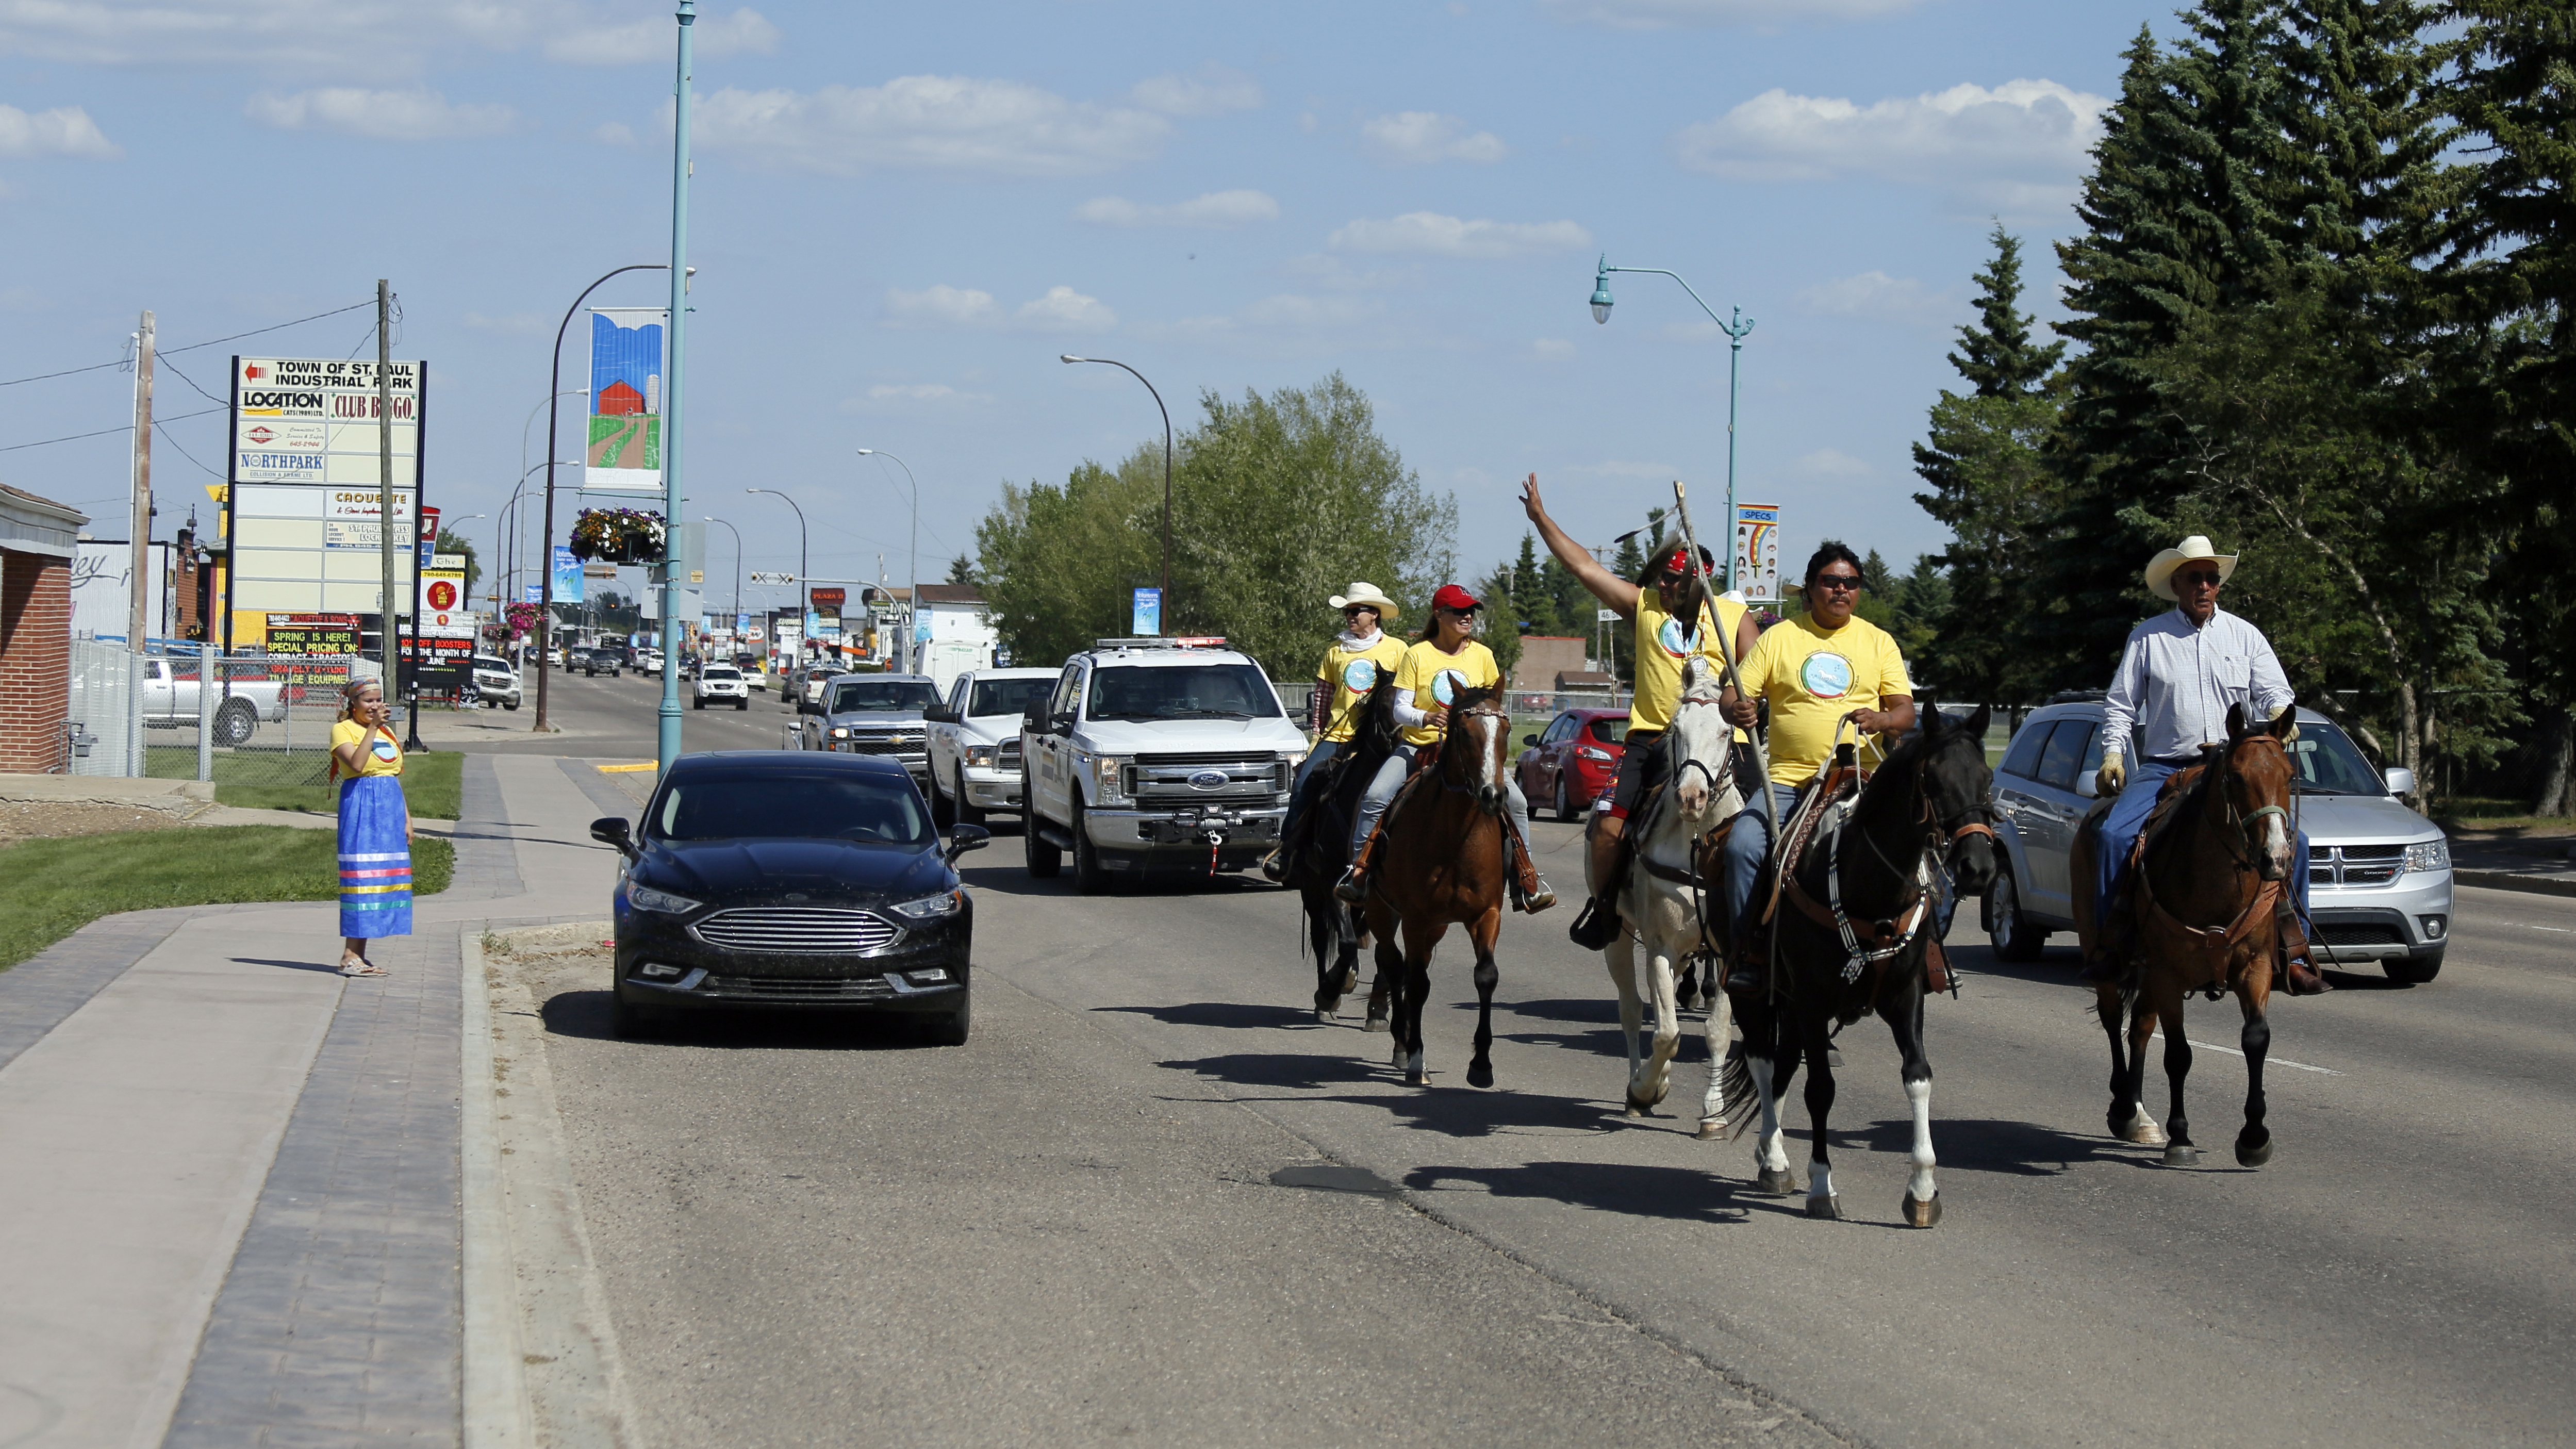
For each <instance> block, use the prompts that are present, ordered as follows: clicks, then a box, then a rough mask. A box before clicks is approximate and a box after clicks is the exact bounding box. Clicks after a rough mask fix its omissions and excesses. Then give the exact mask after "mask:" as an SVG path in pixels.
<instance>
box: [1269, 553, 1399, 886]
mask: <svg viewBox="0 0 2576 1449" xmlns="http://www.w3.org/2000/svg"><path fill="white" fill-rule="evenodd" d="M1324 602H1325V603H1327V604H1329V605H1331V606H1332V607H1334V608H1336V609H1339V610H1341V611H1342V632H1341V633H1339V634H1337V635H1335V636H1333V642H1332V643H1331V644H1330V645H1328V646H1326V647H1325V649H1324V660H1323V662H1322V663H1321V664H1318V665H1316V666H1315V696H1314V699H1313V702H1312V703H1311V705H1310V706H1309V707H1308V709H1307V712H1306V730H1307V733H1309V734H1312V735H1313V736H1314V737H1315V748H1314V750H1313V752H1312V753H1310V754H1308V755H1307V756H1306V762H1305V763H1304V764H1302V765H1299V766H1298V767H1297V782H1296V785H1295V786H1294V787H1293V789H1292V791H1291V793H1290V794H1289V796H1288V818H1287V819H1285V820H1282V821H1281V822H1280V823H1279V842H1280V843H1279V848H1278V849H1276V850H1273V851H1271V852H1270V854H1269V856H1268V858H1266V859H1264V860H1263V861H1262V862H1261V873H1262V874H1263V875H1266V876H1268V877H1270V878H1271V879H1272V880H1283V879H1285V878H1286V877H1287V874H1288V854H1287V853H1288V848H1289V842H1291V841H1294V840H1295V839H1296V838H1297V835H1296V831H1297V824H1298V821H1299V820H1300V819H1301V818H1302V817H1303V816H1304V815H1305V813H1306V811H1307V809H1308V808H1309V807H1310V806H1312V805H1313V804H1314V798H1313V789H1312V787H1311V786H1310V784H1309V783H1308V782H1310V781H1311V780H1313V779H1314V777H1315V771H1316V769H1317V768H1318V767H1319V766H1321V765H1322V764H1323V763H1324V762H1325V761H1327V760H1329V759H1331V758H1333V757H1334V756H1335V755H1338V754H1340V753H1341V752H1342V751H1343V750H1345V749H1347V748H1349V746H1350V742H1351V740H1352V738H1353V737H1354V736H1356V735H1357V734H1358V733H1359V727H1360V709H1361V707H1362V706H1363V705H1365V704H1367V703H1368V697H1369V691H1370V690H1372V689H1375V688H1376V687H1377V681H1378V679H1379V677H1380V676H1381V675H1391V674H1393V673H1395V667H1396V666H1397V665H1399V664H1401V663H1403V662H1404V641H1403V640H1401V639H1398V638H1396V637H1395V636H1394V635H1392V634H1389V633H1387V632H1386V631H1385V630H1383V629H1381V628H1379V627H1378V626H1379V625H1380V624H1381V623H1392V622H1393V621H1394V620H1395V619H1396V618H1397V617H1398V615H1399V614H1400V613H1401V612H1402V611H1401V610H1399V609H1397V608H1396V605H1395V600H1393V599H1390V598H1388V597H1387V596H1386V593H1385V591H1384V590H1382V589H1380V588H1379V587H1378V586H1377V585H1375V584H1372V583H1369V582H1368V581H1366V580H1364V579H1359V580H1353V581H1352V583H1351V586H1350V588H1349V589H1348V590H1346V591H1345V592H1342V593H1338V594H1335V595H1333V596H1332V597H1331V598H1329V599H1326V600H1325V601H1324Z"/></svg>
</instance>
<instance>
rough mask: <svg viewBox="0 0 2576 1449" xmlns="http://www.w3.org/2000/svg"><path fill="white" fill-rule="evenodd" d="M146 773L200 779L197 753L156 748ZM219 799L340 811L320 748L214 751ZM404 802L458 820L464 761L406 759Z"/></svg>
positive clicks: (448, 756) (447, 753)
mask: <svg viewBox="0 0 2576 1449" xmlns="http://www.w3.org/2000/svg"><path fill="white" fill-rule="evenodd" d="M145 756H146V767H145V773H146V774H149V775H151V776H152V777H153V778H154V779H159V780H193V779H195V778H197V750H196V747H195V746H193V745H191V746H189V747H187V748H185V749H178V748H170V747H164V746H160V745H154V746H152V747H150V748H149V749H147V750H146V751H145ZM214 765H215V800H216V803H218V804H223V805H238V806H240V807H242V808H243V809H245V810H311V811H314V812H316V813H318V814H322V815H331V814H336V813H337V812H338V811H339V808H340V787H339V785H338V784H336V783H333V784H325V783H323V779H322V777H323V775H324V774H325V773H327V772H328V771H329V770H330V768H331V757H330V756H329V755H327V754H324V753H322V752H321V751H319V750H316V751H312V752H310V753H307V752H303V751H298V752H297V753H295V754H293V755H286V754H281V753H274V752H267V751H261V750H252V749H245V750H240V751H224V750H218V751H216V752H215V759H214ZM402 784H403V798H404V799H406V800H408V801H410V802H411V813H412V814H413V815H415V816H417V817H419V818H420V819H423V820H454V819H455V818H456V816H457V811H459V810H460V809H462V808H463V807H464V797H465V757H464V756H463V755H460V754H458V753H456V752H455V751H453V750H441V751H439V752H438V753H436V754H425V753H424V754H411V755H405V756H404V757H403V773H402Z"/></svg>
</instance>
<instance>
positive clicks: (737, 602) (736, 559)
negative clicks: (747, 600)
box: [707, 514, 742, 649]
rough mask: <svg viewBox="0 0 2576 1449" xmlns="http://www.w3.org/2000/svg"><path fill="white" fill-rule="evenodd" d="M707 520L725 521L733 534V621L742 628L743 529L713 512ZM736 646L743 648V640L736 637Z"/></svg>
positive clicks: (725, 528) (726, 529) (726, 527)
mask: <svg viewBox="0 0 2576 1449" xmlns="http://www.w3.org/2000/svg"><path fill="white" fill-rule="evenodd" d="M707 522H709V523H724V530H725V532H727V533H730V534H732V535H733V621H734V626H735V628H740V627H741V626H742V530H741V529H739V528H736V527H734V526H733V525H732V524H730V523H725V521H724V520H723V519H721V518H718V517H716V516H714V515H713V514H709V515H708V516H707ZM726 632H728V633H730V632H732V631H731V630H727V631H726ZM734 647H735V648H736V649H739V648H741V647H742V641H741V640H740V639H736V640H735V641H734Z"/></svg>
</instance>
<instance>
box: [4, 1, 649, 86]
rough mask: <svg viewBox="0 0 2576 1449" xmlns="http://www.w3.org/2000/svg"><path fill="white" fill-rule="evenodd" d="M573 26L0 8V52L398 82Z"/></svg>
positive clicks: (507, 8) (298, 13) (472, 13)
mask: <svg viewBox="0 0 2576 1449" xmlns="http://www.w3.org/2000/svg"><path fill="white" fill-rule="evenodd" d="M576 19H577V17H576V14H575V12H574V9H573V3H572V0H514V3H510V4H495V3H493V0H187V3H174V0H0V54H6V55H24V56H31V57H34V58H36V59H39V60H51V61H68V62H72V63H75V64H81V65H173V64H176V65H207V66H221V67H229V68H241V67H252V68H256V69H258V70H262V71H269V72H276V71H294V70H306V71H310V70H326V71H331V72H334V73H337V74H340V75H351V74H360V75H388V74H391V75H403V74H410V73H413V72H416V71H418V70H419V69H420V68H421V67H422V65H423V63H424V62H425V61H426V60H427V59H428V58H429V57H430V56H431V55H432V54H434V53H435V52H437V51H439V50H442V49H446V48H449V47H452V46H460V45H461V46H467V47H471V48H475V49H481V50H486V51H501V50H510V49H514V48H516V47H518V46H520V45H523V44H525V43H527V41H528V40H530V39H531V38H532V37H534V36H535V35H537V34H540V33H543V32H544V31H546V30H549V29H555V28H561V27H563V26H566V25H569V24H572V23H574V22H575V20H576ZM665 23H666V24H667V23H668V22H665Z"/></svg>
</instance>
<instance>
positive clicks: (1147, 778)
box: [1127, 753, 1289, 805]
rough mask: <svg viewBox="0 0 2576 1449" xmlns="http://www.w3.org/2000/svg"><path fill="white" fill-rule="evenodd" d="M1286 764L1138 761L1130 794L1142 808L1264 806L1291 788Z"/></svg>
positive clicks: (1235, 757)
mask: <svg viewBox="0 0 2576 1449" xmlns="http://www.w3.org/2000/svg"><path fill="white" fill-rule="evenodd" d="M1288 773H1289V772H1288V762H1287V761H1285V760H1283V759H1281V758H1279V757H1278V756H1277V755H1274V754H1266V753H1265V754H1250V755H1247V754H1206V755H1138V756H1137V757H1136V763H1135V764H1133V765H1131V766H1129V767H1128V771H1127V774H1128V782H1127V794H1128V796H1129V797H1130V798H1131V799H1133V800H1135V801H1136V803H1137V804H1139V805H1183V804H1191V803H1198V802H1204V801H1211V800H1228V801H1240V800H1266V799H1268V798H1269V797H1270V796H1272V795H1276V794H1278V793H1280V792H1281V791H1283V790H1286V789H1287V788H1288Z"/></svg>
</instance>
